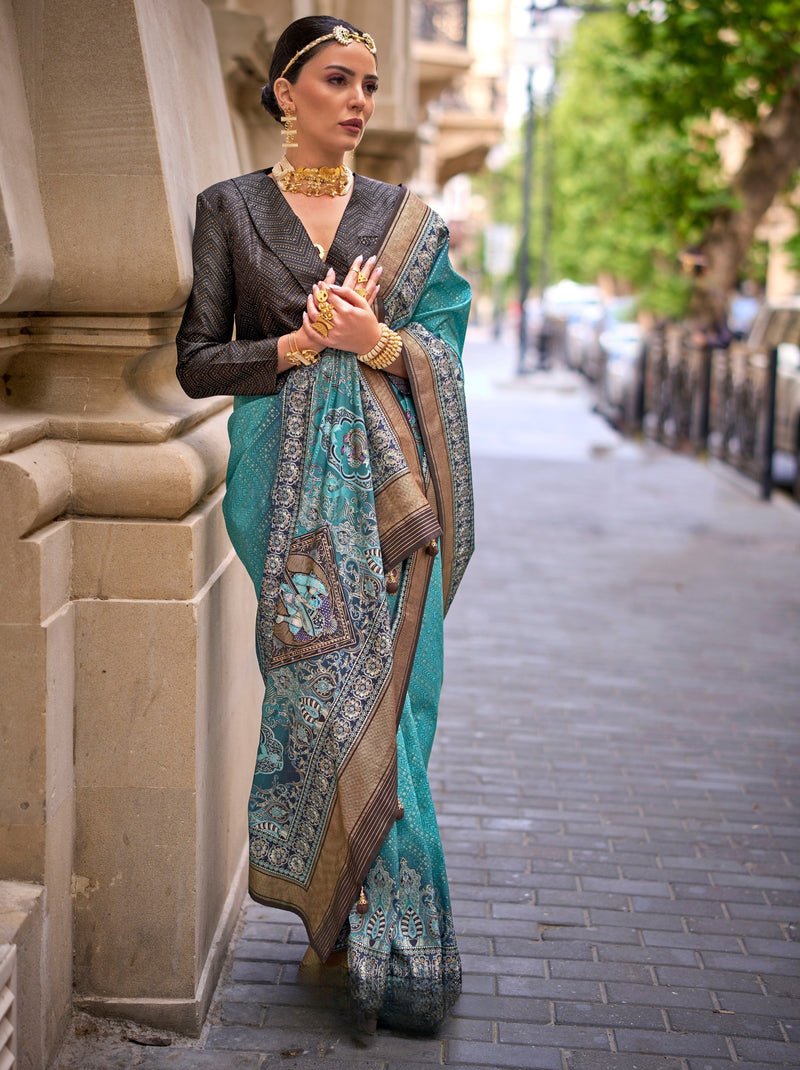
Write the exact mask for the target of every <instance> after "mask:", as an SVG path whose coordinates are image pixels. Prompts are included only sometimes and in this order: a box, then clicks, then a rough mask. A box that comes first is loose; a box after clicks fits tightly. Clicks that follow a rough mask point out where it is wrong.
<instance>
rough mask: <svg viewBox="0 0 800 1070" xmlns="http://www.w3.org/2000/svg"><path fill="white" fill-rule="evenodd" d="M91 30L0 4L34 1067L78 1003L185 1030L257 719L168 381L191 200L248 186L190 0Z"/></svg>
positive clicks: (12, 644) (201, 997) (144, 6)
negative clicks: (225, 185) (224, 186)
mask: <svg viewBox="0 0 800 1070" xmlns="http://www.w3.org/2000/svg"><path fill="white" fill-rule="evenodd" d="M108 12H109V8H108V5H107V3H106V2H105V0H72V2H65V0H19V2H12V0H2V3H0V50H1V52H2V56H1V59H0V92H2V98H3V102H4V106H3V108H2V109H0V238H1V239H2V241H0V375H2V380H0V381H1V382H2V386H3V395H2V403H0V558H1V560H2V569H3V576H4V584H3V597H2V602H1V603H0V672H2V674H3V679H4V687H3V689H1V690H0V754H2V760H3V769H2V776H1V777H0V880H2V881H4V882H5V883H3V884H0V926H2V933H0V935H1V936H2V938H3V939H10V940H13V941H15V942H16V943H17V944H18V950H19V967H18V976H19V978H20V992H19V999H20V1065H21V1066H25V1067H30V1068H40V1067H45V1066H46V1065H47V1063H48V1060H49V1058H50V1056H51V1055H52V1052H53V1051H54V1050H55V1048H56V1046H57V1044H58V1042H59V1039H60V1036H61V1034H62V1032H63V1028H64V1025H65V1022H66V1020H67V1018H68V1015H69V1012H70V1008H71V996H72V993H73V986H74V992H75V994H76V998H77V1002H78V1004H79V1005H81V1006H84V1007H88V1008H90V1009H92V1010H95V1011H99V1012H101V1013H122V1014H125V1015H128V1016H130V1017H134V1018H140V1019H141V1020H144V1021H148V1022H151V1023H153V1024H163V1025H171V1026H174V1027H177V1028H180V1029H184V1030H186V1031H190V1032H196V1031H197V1029H198V1028H199V1026H200V1023H201V1021H202V1016H203V1014H204V1011H205V1007H206V1006H207V1002H208V999H209V998H210V995H211V992H212V990H213V985H214V982H215V980H216V976H217V971H218V968H219V965H220V960H221V956H222V955H223V954H224V950H225V946H226V941H227V935H228V933H229V931H230V929H231V926H232V925H233V923H234V921H235V918H236V915H237V910H238V904H239V901H240V899H241V895H242V894H243V878H244V868H243V861H244V850H245V840H246V822H245V815H246V798H247V790H248V784H249V777H250V771H251V767H252V762H253V754H254V750H255V745H256V737H257V731H258V713H259V707H260V683H259V676H258V671H257V667H256V664H255V658H254V655H253V636H252V631H253V615H254V596H253V593H252V590H251V585H250V582H249V580H248V578H247V576H246V574H245V572H244V570H243V568H242V567H241V565H240V564H239V563H238V562H237V561H236V559H235V558H234V556H233V553H232V550H231V547H230V544H229V542H228V540H227V536H226V535H225V532H224V525H223V523H222V517H221V508H220V505H221V496H222V489H221V486H220V485H221V483H222V480H223V478H224V469H225V462H226V456H227V445H226V434H225V422H226V418H227V409H228V401H227V400H225V399H213V400H210V401H203V402H197V401H190V400H189V399H187V398H186V397H185V396H184V395H183V394H182V392H181V391H180V388H179V387H178V385H177V382H176V381H175V378H174V363H175V352H174V343H173V339H174V335H175V330H176V328H177V323H178V320H179V313H180V306H181V304H182V302H183V301H184V300H185V298H186V295H187V293H188V289H189V286H190V282H191V250H190V241H191V231H192V224H193V216H194V198H195V194H196V193H197V191H198V190H199V189H202V188H203V187H204V186H206V185H208V184H209V183H211V182H213V181H216V180H218V179H220V178H224V177H227V176H229V175H231V174H235V173H238V172H239V170H240V161H239V156H238V153H237V149H236V144H235V140H234V135H233V130H232V125H231V121H230V112H229V103H228V99H227V97H226V92H225V87H224V83H223V78H222V72H221V68H220V62H219V57H218V51H217V41H216V38H215V34H214V27H213V24H212V20H211V15H210V13H209V11H208V9H207V8H206V6H205V5H204V4H203V3H202V2H201V0H171V2H170V3H169V4H163V3H160V2H157V0H119V2H117V3H116V4H115V5H114V17H113V18H109V17H108ZM20 882H22V883H21V884H20ZM20 888H22V889H28V890H29V894H27V895H22V894H21V893H20ZM73 962H74V969H73ZM23 982H24V983H23Z"/></svg>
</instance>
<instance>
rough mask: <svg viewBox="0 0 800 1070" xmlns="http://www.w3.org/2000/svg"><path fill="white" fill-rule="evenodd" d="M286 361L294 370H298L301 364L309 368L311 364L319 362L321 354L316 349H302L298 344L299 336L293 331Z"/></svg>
mask: <svg viewBox="0 0 800 1070" xmlns="http://www.w3.org/2000/svg"><path fill="white" fill-rule="evenodd" d="M284 359H285V361H286V363H287V364H291V366H292V367H293V368H297V367H298V366H299V365H301V364H302V365H304V366H305V367H306V368H307V367H308V366H309V365H310V364H315V363H316V362H317V360H318V359H319V353H317V351H316V350H315V349H301V348H300V346H299V345H298V344H297V334H296V333H295V331H292V333H291V334H290V335H289V348H288V349H287V351H286V356H285V358H284Z"/></svg>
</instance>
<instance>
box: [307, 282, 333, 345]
mask: <svg viewBox="0 0 800 1070" xmlns="http://www.w3.org/2000/svg"><path fill="white" fill-rule="evenodd" d="M317 305H318V307H319V315H318V317H317V319H315V320H314V322H313V323H312V324H311V329H312V330H314V331H316V332H317V334H319V335H321V336H322V337H323V338H326V337H327V334H328V331H329V330H330V329H331V327H332V326H333V324H334V319H335V317H334V312H333V305H331V303H330V302H329V301H328V290H327V287H325V286H320V287H319V288H318V290H317Z"/></svg>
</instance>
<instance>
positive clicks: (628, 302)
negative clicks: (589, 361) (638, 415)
mask: <svg viewBox="0 0 800 1070" xmlns="http://www.w3.org/2000/svg"><path fill="white" fill-rule="evenodd" d="M634 310H635V305H634V302H633V300H632V299H628V298H625V299H621V300H619V301H616V302H613V303H612V304H610V305H609V307H608V308H607V310H606V316H605V321H604V325H603V329H602V330H601V331H600V335H599V337H598V348H599V351H600V356H601V368H600V373H599V378H598V393H599V395H600V399H599V408H601V409H602V410H603V411H604V412H605V413H606V415H607V416H608V418H609V419H610V420H611V421H612V423H623V422H624V421H625V417H626V414H628V413H630V412H631V411H632V410H633V401H634V395H635V393H636V389H637V387H638V383H639V374H640V368H641V360H642V353H643V350H644V344H645V334H644V330H643V329H642V327H641V326H640V325H639V324H638V323H637V322H636V321H635V320H634V319H632V318H631V317H632V316H633V314H634Z"/></svg>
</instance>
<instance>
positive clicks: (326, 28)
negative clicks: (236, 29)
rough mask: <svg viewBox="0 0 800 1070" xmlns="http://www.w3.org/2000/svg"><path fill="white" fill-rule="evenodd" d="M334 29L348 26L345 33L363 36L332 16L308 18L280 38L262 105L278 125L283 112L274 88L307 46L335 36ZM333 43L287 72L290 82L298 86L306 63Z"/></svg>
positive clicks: (311, 51)
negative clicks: (289, 63) (290, 61)
mask: <svg viewBox="0 0 800 1070" xmlns="http://www.w3.org/2000/svg"><path fill="white" fill-rule="evenodd" d="M334 26H344V27H345V29H347V30H353V32H354V33H359V34H360V33H362V31H361V30H359V29H358V27H357V26H353V24H352V23H350V22H345V21H344V19H335V18H334V17H333V16H332V15H309V16H308V17H307V18H304V19H297V20H296V21H295V22H292V23H290V24H289V25H288V26H287V27H286V29H285V30H284V31H283V33H282V34H281V35H280V37H279V38H278V43H277V44H276V45H275V51H274V52H273V53H272V63H270V65H269V81H268V82H267V84H266V85H265V86H264V88H263V89H262V90H261V105H262V107H263V108H264V110H265V111H267V112H269V114H270V115H271V116H272V118H273V119H275V120H276V122H280V121H281V115H282V114H283V112H282V111H281V109H280V106H279V104H278V101H277V99H276V97H275V91H274V89H273V88H272V86H273V85H274V83H275V82H276V81H277V80H278V79H279V78H280V76H281V71H283V69H284V68H285V67H286V64H287V63H288V62H289V60H290V59H291V58H292V56H296V55H297V53H298V52H299V51H300V50H301V49H302V48H305V47H306V45H308V44H311V42H312V41H315V40H316V39H317V38H318V37H324V36H325V34H327V33H333V28H334ZM330 43H331V42H330V41H323V42H322V44H321V45H318V46H317V47H316V48H310V49H309V50H308V52H305V53H304V54H303V55H302V56H301V57H300V58H299V59H298V60H297V62H296V63H293V64H292V66H291V67H290V68H289V70H288V71H287V72H286V78H287V80H288V81H290V82H291V83H292V85H294V83H295V82H296V81H297V76H298V75H299V74H300V71H301V70H302V69H303V67H304V66H305V65H306V63H308V61H309V60H310V59H311V58H312V57H313V56H316V54H317V52H318V51H319V50H320V49H321V48H324V47H325V45H329V44H330Z"/></svg>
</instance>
